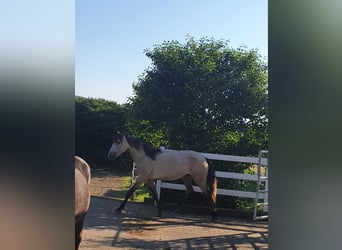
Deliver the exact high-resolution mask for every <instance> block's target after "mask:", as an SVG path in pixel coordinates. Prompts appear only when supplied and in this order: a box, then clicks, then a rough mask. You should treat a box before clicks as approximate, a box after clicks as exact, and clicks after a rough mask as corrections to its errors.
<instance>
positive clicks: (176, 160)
mask: <svg viewBox="0 0 342 250" xmlns="http://www.w3.org/2000/svg"><path fill="white" fill-rule="evenodd" d="M127 150H128V152H129V154H130V155H131V157H132V158H133V160H134V161H135V163H136V171H137V178H136V182H135V184H134V185H133V186H132V187H131V188H130V190H129V191H128V193H127V194H126V197H125V200H124V201H123V202H122V203H121V205H120V206H119V207H118V208H117V209H116V213H121V210H122V209H124V207H125V205H126V202H127V200H128V199H129V198H130V197H131V195H132V194H133V192H134V191H135V190H136V189H138V188H139V186H140V185H141V184H143V183H147V184H148V186H149V188H150V190H151V192H152V196H153V199H154V200H155V201H156V203H157V206H158V215H159V216H161V208H160V205H159V200H158V196H157V191H156V186H155V181H156V180H166V181H172V180H177V179H182V180H183V182H184V184H185V187H186V193H185V199H186V198H187V197H188V195H189V194H190V193H192V192H194V190H193V188H192V180H194V182H195V183H196V184H197V185H198V186H199V187H200V189H201V190H202V192H203V194H204V196H205V197H206V198H207V200H208V202H209V204H210V206H211V208H212V220H213V221H214V220H215V219H216V188H217V182H216V177H215V171H214V169H213V167H212V166H211V165H209V164H208V161H207V159H206V158H205V157H204V156H203V155H201V154H199V153H197V152H194V151H190V150H184V151H161V150H160V149H158V148H153V147H152V146H149V145H147V144H146V143H144V142H143V141H141V140H140V139H136V138H133V137H130V136H126V135H123V134H121V133H119V132H118V133H117V134H116V135H115V138H114V142H113V145H112V146H111V148H110V150H109V153H108V158H109V159H115V158H116V157H118V156H120V155H121V154H122V153H124V152H126V151H127Z"/></svg>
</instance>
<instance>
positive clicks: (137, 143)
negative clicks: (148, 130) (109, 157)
mask: <svg viewBox="0 0 342 250" xmlns="http://www.w3.org/2000/svg"><path fill="white" fill-rule="evenodd" d="M126 139H127V142H128V144H129V145H130V146H131V147H134V148H135V149H137V150H139V149H141V147H142V149H143V150H144V152H145V154H146V155H147V156H148V157H149V158H151V159H152V160H155V159H156V156H157V155H158V154H161V153H162V151H161V149H160V148H155V147H153V146H151V145H149V144H147V143H145V142H144V141H142V140H140V139H137V138H133V137H130V136H127V135H126Z"/></svg>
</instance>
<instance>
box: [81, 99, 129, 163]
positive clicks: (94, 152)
mask: <svg viewBox="0 0 342 250" xmlns="http://www.w3.org/2000/svg"><path fill="white" fill-rule="evenodd" d="M125 114H126V110H125V107H124V106H121V105H119V104H117V103H116V102H111V101H107V100H104V99H94V98H83V97H76V98H75V145H76V154H79V155H82V156H84V157H86V158H87V159H91V160H97V161H98V160H106V155H107V152H108V150H109V148H110V145H111V143H112V139H113V135H114V133H115V132H116V130H122V129H123V128H124V125H125V123H126V122H125V116H126V115H125Z"/></svg>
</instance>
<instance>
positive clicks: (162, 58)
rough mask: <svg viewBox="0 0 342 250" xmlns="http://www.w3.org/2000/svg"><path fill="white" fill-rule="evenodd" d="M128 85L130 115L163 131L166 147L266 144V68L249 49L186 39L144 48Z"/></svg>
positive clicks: (246, 149) (240, 148) (240, 149)
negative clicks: (138, 71) (140, 69)
mask: <svg viewBox="0 0 342 250" xmlns="http://www.w3.org/2000/svg"><path fill="white" fill-rule="evenodd" d="M145 53H146V55H147V56H148V57H149V58H150V59H151V60H152V65H151V67H149V68H148V69H147V70H146V71H145V72H144V73H143V75H142V76H141V77H140V78H139V80H138V81H137V82H136V83H134V84H133V89H134V95H133V96H132V97H131V98H130V104H131V106H132V110H133V117H134V119H136V120H138V121H142V120H145V121H148V123H149V124H150V125H151V126H152V127H154V128H155V129H156V130H161V131H163V133H164V138H165V139H166V140H167V141H168V143H169V145H168V146H169V147H171V148H174V149H185V148H188V149H189V148H190V149H195V150H198V151H204V150H205V151H212V152H215V153H235V154H241V155H247V154H256V153H257V151H258V150H259V149H260V148H265V147H266V146H267V66H266V64H265V63H264V62H263V61H262V60H261V57H260V55H259V54H258V53H257V51H255V50H247V49H246V48H242V47H241V48H238V49H233V48H231V47H230V46H229V43H228V42H227V41H224V40H214V39H209V38H201V39H199V40H198V41H196V40H194V39H193V38H191V37H188V38H187V41H186V43H185V44H181V43H180V42H178V41H166V42H164V43H162V44H161V45H156V46H154V47H153V48H152V49H150V50H146V51H145Z"/></svg>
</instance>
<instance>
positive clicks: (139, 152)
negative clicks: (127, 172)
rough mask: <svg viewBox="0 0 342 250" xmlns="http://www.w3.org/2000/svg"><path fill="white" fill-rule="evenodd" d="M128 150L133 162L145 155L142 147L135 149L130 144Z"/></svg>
mask: <svg viewBox="0 0 342 250" xmlns="http://www.w3.org/2000/svg"><path fill="white" fill-rule="evenodd" d="M128 152H129V154H130V155H131V157H132V158H133V160H134V161H135V163H137V162H139V161H141V160H143V159H144V158H146V157H147V156H146V154H145V152H144V150H143V149H142V148H141V149H140V150H137V149H136V148H134V147H131V146H130V147H129V148H128Z"/></svg>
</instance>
